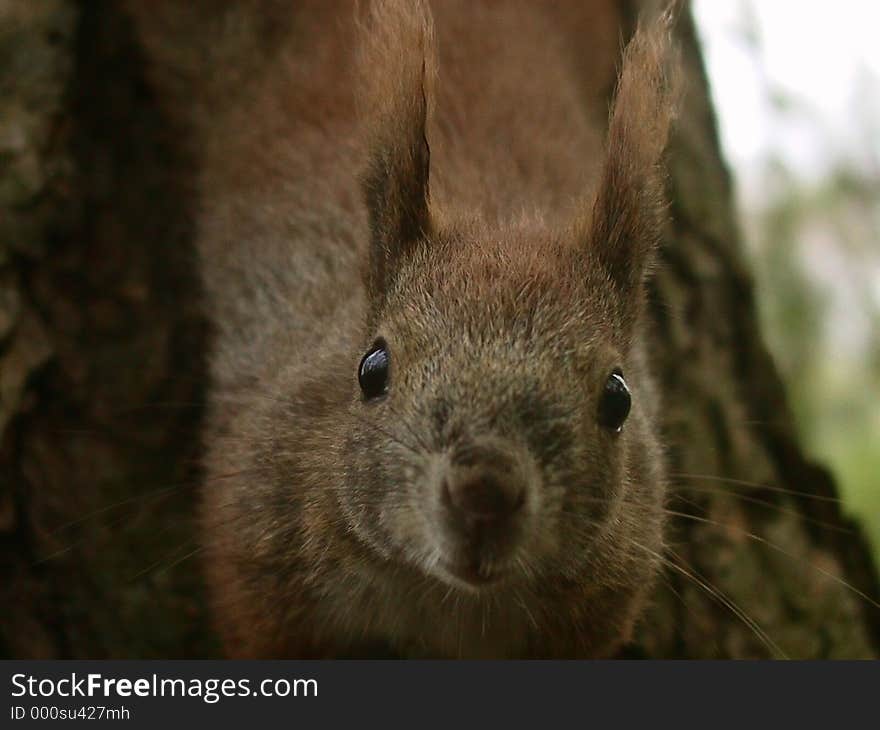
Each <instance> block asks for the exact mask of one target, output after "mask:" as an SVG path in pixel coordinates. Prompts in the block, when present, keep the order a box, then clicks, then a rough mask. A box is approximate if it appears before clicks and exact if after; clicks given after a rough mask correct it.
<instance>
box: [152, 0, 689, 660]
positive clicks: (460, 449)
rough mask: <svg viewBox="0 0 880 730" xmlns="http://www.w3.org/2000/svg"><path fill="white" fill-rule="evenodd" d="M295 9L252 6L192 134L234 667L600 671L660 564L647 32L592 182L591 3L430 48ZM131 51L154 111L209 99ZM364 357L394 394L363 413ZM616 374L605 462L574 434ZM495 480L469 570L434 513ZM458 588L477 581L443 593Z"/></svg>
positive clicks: (386, 18)
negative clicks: (163, 101)
mask: <svg viewBox="0 0 880 730" xmlns="http://www.w3.org/2000/svg"><path fill="white" fill-rule="evenodd" d="M291 5H292V6H293V7H295V10H294V9H293V7H292V9H291V10H290V12H289V17H288V16H287V15H285V14H284V13H283V12H280V11H279V9H278V8H279V7H283V6H284V5H283V4H281V5H280V6H279V4H278V3H269V4H266V5H263V6H259V9H261V10H263V11H265V12H267V13H278V15H277V17H276V18H275V23H270V24H269V26H268V27H271V28H272V33H271V36H272V39H273V42H272V45H271V48H270V49H269V50H266V49H265V48H264V49H263V50H262V51H260V54H262V55H263V56H265V57H266V58H265V59H263V60H261V57H256V56H251V57H249V60H248V74H249V76H248V78H247V81H246V83H247V88H246V89H244V90H241V89H239V90H237V91H236V93H235V94H232V93H230V94H229V95H228V97H225V99H226V101H227V103H226V104H225V105H224V103H223V100H224V95H223V94H219V93H218V91H217V83H216V80H217V79H218V78H219V74H218V71H217V69H216V67H213V66H212V67H211V72H210V74H209V76H210V78H211V83H210V84H209V90H208V92H206V93H205V94H204V95H202V96H198V95H197V92H195V91H193V96H194V97H196V102H195V103H194V104H193V106H192V108H193V110H194V111H193V113H192V114H191V115H190V120H189V123H190V124H191V125H192V127H193V128H194V130H195V133H196V138H197V139H198V140H200V142H201V180H202V187H201V196H202V210H201V214H200V217H199V236H200V248H201V254H202V260H203V270H204V279H205V287H206V291H207V297H208V310H209V315H210V317H211V319H212V322H213V323H214V325H215V329H216V332H215V345H214V349H213V351H212V354H211V363H212V376H213V385H212V394H211V412H210V419H209V421H210V422H209V427H208V430H207V432H206V436H205V443H206V471H207V475H206V478H205V484H204V488H203V508H202V522H203V534H204V542H205V547H206V553H207V560H206V568H207V576H208V581H209V585H210V588H211V592H212V595H213V600H214V605H215V613H216V617H217V624H218V628H219V629H220V632H221V635H222V636H223V638H224V641H225V644H226V647H227V649H228V651H229V653H230V654H231V655H234V656H258V657H269V656H300V657H304V656H346V655H359V654H362V653H364V652H370V651H372V649H373V648H374V647H376V646H381V647H384V648H385V649H387V650H389V651H391V652H393V653H395V654H399V655H403V656H464V657H563V656H603V655H607V654H609V653H611V652H613V651H614V650H615V649H616V648H617V647H618V646H620V644H621V643H622V642H624V641H625V640H626V639H627V637H628V635H629V632H630V630H631V628H632V625H633V622H634V621H635V619H636V618H637V616H638V615H639V613H640V611H641V608H642V606H643V603H644V600H645V596H646V595H647V591H648V589H649V587H650V584H651V580H652V577H653V575H654V573H655V571H656V567H657V566H656V561H655V560H654V558H653V557H652V556H651V553H650V551H652V550H653V551H657V550H659V548H660V545H661V540H662V509H661V505H662V499H663V493H664V485H663V474H662V459H661V456H660V448H659V445H658V442H657V438H656V435H655V427H654V425H653V423H654V415H655V411H656V407H657V404H656V396H655V394H654V391H653V387H652V384H651V381H650V377H649V374H648V372H647V363H646V362H645V360H646V353H645V352H644V348H643V344H642V343H643V338H642V335H641V330H640V328H641V326H642V325H641V322H640V319H639V306H638V302H639V301H640V300H641V297H642V281H643V278H644V275H645V271H646V268H647V267H648V265H649V263H650V256H651V252H652V251H653V249H654V247H655V246H656V243H657V229H658V226H659V222H660V220H661V218H662V215H663V204H662V195H661V192H662V176H661V175H660V167H659V160H660V155H661V153H662V150H663V146H664V143H665V138H666V134H667V130H668V125H669V121H670V119H671V110H672V103H671V99H672V95H671V87H672V85H671V83H670V80H669V77H668V76H667V74H666V72H665V70H664V69H665V67H666V63H667V55H668V53H667V46H668V22H665V21H664V22H652V23H651V24H649V25H646V26H645V27H644V28H642V30H640V31H639V32H638V33H637V34H636V36H635V38H634V39H633V40H632V41H631V42H630V44H629V46H628V49H627V51H626V53H625V54H624V58H623V64H622V68H621V74H620V83H619V89H618V93H617V97H616V103H615V104H614V108H613V111H612V114H611V117H610V127H609V135H608V146H607V153H605V152H603V147H602V139H603V134H604V127H605V123H604V120H605V119H606V118H607V117H606V109H607V102H606V98H607V96H606V95H607V91H608V89H609V88H610V86H611V85H612V84H613V82H614V68H613V65H611V63H610V61H609V59H611V60H613V58H614V56H615V54H614V53H613V52H612V48H613V46H614V44H616V43H617V28H618V27H619V18H618V17H617V11H616V9H615V7H616V6H615V4H614V3H613V2H611V1H610V0H607V1H606V0H594V2H579V1H578V2H576V1H575V0H567V1H565V2H558V3H534V2H527V1H526V0H510V2H505V3H492V2H488V1H487V2H472V1H470V0H469V1H467V2H465V0H444V1H443V2H438V3H436V5H435V7H434V11H435V14H436V30H435V28H434V20H432V16H431V11H430V10H429V8H428V7H427V4H426V3H424V2H402V1H401V2H392V1H391V0H375V1H374V2H372V3H369V4H368V5H367V7H366V8H363V9H362V10H363V12H362V13H361V15H365V16H366V17H365V18H361V20H360V21H359V20H358V13H357V11H356V10H355V8H354V7H353V6H352V5H350V4H349V3H343V2H338V3H337V2H320V3H318V2H302V3H296V4H293V3H292V4H291ZM254 7H257V6H253V5H252V4H251V3H244V2H243V3H240V4H238V5H235V4H234V3H233V4H228V3H227V4H224V8H225V9H224V11H223V12H232V13H233V16H234V14H235V13H237V12H241V13H244V14H245V15H247V17H250V18H252V17H253V15H249V13H253V12H257V11H255V10H254ZM230 8H232V10H230ZM257 14H259V13H257ZM139 22H140V23H142V24H149V23H154V24H155V22H157V21H155V20H151V19H147V18H146V17H143V18H141V19H140V20H139ZM215 22H216V21H215ZM153 27H155V26H153ZM240 27H250V28H253V27H263V26H262V25H260V24H259V23H255V22H254V21H253V20H251V21H249V23H245V24H244V25H243V26H240ZM144 35H145V36H146V38H147V44H148V47H149V48H151V49H152V51H151V53H152V55H153V57H154V58H155V59H156V63H157V64H158V65H159V66H162V64H163V63H164V64H165V65H166V66H167V65H168V64H169V63H170V64H172V65H173V64H178V65H179V66H180V68H181V71H182V76H177V77H175V78H176V80H175V81H174V88H176V89H179V88H180V85H181V84H184V86H185V85H186V84H187V83H188V84H191V85H192V86H193V88H194V89H199V88H202V87H201V86H200V83H199V72H198V68H199V65H198V63H197V62H195V61H192V62H190V61H187V62H180V61H179V59H175V57H174V56H171V57H169V55H168V54H167V53H164V52H163V50H162V42H161V33H157V32H155V30H153V31H150V30H149V29H147V30H145V31H144ZM435 36H436V42H435ZM359 39H360V41H359ZM234 47H235V48H237V49H239V50H240V49H241V48H242V47H244V48H248V47H251V46H248V45H247V44H244V46H242V45H241V42H240V39H238V37H237V36H236V43H235V46H234ZM356 47H359V48H361V50H362V53H360V54H359V55H356V54H355V52H354V49H355V48H356ZM435 48H436V53H437V54H438V55H439V64H438V70H437V73H436V74H435V59H434V53H435ZM590 48H592V49H593V52H592V53H591V52H589V51H585V50H584V49H590ZM234 52H235V51H233V53H234ZM258 55H259V54H258ZM210 57H211V64H214V63H216V62H217V61H216V59H217V58H221V57H222V54H220V53H219V52H216V51H215V52H212V54H211V56H210ZM358 59H359V60H358ZM169 77H174V74H173V73H170V74H169V72H168V70H167V68H166V70H165V72H164V74H163V73H160V82H161V78H169ZM231 78H233V79H238V78H240V76H239V75H237V74H233V75H232V77H231ZM356 87H357V88H356ZM177 98H178V100H179V99H180V98H181V95H180V94H178V96H177ZM358 120H361V121H365V122H366V123H365V124H361V123H360V122H359V121H358ZM590 191H593V192H592V193H591V192H590ZM364 272H365V273H364ZM377 336H381V337H383V338H384V339H385V340H386V341H387V342H388V344H389V348H390V352H391V358H392V360H391V362H392V365H391V387H390V391H389V393H388V395H387V397H385V398H384V399H382V400H381V401H379V402H364V401H363V399H362V398H361V395H360V392H359V389H358V384H357V366H358V362H359V359H360V357H361V355H362V354H363V351H364V350H365V349H366V347H367V346H368V345H369V344H370V343H371V342H373V340H374V339H375V338H376V337H377ZM615 367H620V368H622V370H623V372H624V373H625V376H626V379H627V382H628V383H629V386H630V388H631V390H632V393H633V410H632V413H631V415H630V418H629V420H628V421H627V423H626V426H625V428H624V430H623V432H622V433H620V434H613V433H610V432H608V431H607V430H605V429H603V428H602V427H601V426H600V425H599V424H598V423H597V418H596V413H597V408H598V399H599V396H600V394H601V392H602V387H603V385H604V383H605V380H606V378H607V377H608V374H609V373H610V372H611V371H612V369H613V368H615ZM499 465H501V466H503V467H504V469H505V470H506V473H507V474H509V475H510V477H511V478H515V479H517V480H519V481H521V482H522V483H523V484H525V485H526V487H527V489H526V501H525V506H524V507H523V510H522V512H521V513H519V514H518V515H517V517H516V519H515V520H514V521H512V522H511V524H510V530H509V531H508V533H509V534H507V533H505V534H503V535H499V536H497V537H496V538H494V539H493V541H491V542H489V543H487V544H486V545H483V546H481V547H480V549H479V550H480V552H479V554H478V555H477V556H476V558H474V556H473V555H471V553H470V551H471V548H470V547H467V546H465V545H464V543H462V542H461V540H460V538H459V536H458V533H457V531H456V530H457V526H456V524H455V520H454V519H453V517H452V516H451V515H450V513H449V511H448V509H446V508H445V507H444V505H443V503H442V500H441V498H440V495H441V492H442V489H441V485H442V484H443V483H444V481H445V480H446V481H448V480H450V479H456V478H462V475H470V474H472V473H482V471H484V470H485V469H488V468H493V469H495V468H499ZM465 558H468V559H470V558H474V559H476V560H478V561H479V565H480V569H481V570H485V571H487V573H488V572H492V571H500V572H499V574H500V575H502V577H501V579H500V580H499V581H497V582H495V583H492V584H490V585H488V586H485V587H481V588H476V587H475V586H472V585H467V584H466V583H463V582H462V581H461V580H459V579H458V578H456V576H455V575H453V574H452V573H450V571H449V569H448V568H447V567H444V566H447V564H452V565H455V564H457V561H461V560H463V559H465Z"/></svg>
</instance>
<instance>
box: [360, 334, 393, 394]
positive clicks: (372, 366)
mask: <svg viewBox="0 0 880 730" xmlns="http://www.w3.org/2000/svg"><path fill="white" fill-rule="evenodd" d="M389 363H390V356H389V354H388V346H387V345H386V344H385V340H376V342H374V343H373V346H372V347H371V348H370V350H369V352H367V354H366V355H364V357H363V359H362V360H361V364H360V367H359V368H358V383H359V384H360V386H361V392H362V393H363V394H364V398H366V399H367V400H372V399H373V398H378V397H379V396H382V395H385V393H386V392H388V365H389Z"/></svg>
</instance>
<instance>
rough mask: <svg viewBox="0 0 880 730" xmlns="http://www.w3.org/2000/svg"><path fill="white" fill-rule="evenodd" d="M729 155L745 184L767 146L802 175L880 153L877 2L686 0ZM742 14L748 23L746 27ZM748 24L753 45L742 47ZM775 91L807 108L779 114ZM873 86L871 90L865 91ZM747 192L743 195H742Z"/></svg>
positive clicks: (879, 2)
mask: <svg viewBox="0 0 880 730" xmlns="http://www.w3.org/2000/svg"><path fill="white" fill-rule="evenodd" d="M693 6H694V15H695V17H696V20H697V25H698V27H699V31H700V36H701V39H702V41H703V46H704V53H705V56H706V64H707V69H708V72H709V76H710V79H711V83H712V92H713V96H714V99H715V103H716V107H717V109H718V115H719V119H720V123H721V133H722V139H723V143H724V146H725V151H726V153H727V155H728V158H729V159H730V160H731V162H732V164H733V166H734V168H735V169H736V170H737V173H738V174H739V177H740V180H741V183H743V184H746V185H747V184H748V183H749V182H750V181H751V179H752V178H753V176H754V175H755V174H756V167H757V166H758V165H760V163H761V161H762V160H764V159H766V157H767V155H768V153H770V152H774V153H776V154H779V155H781V156H782V157H783V159H784V160H785V161H786V162H787V163H789V164H790V165H792V166H793V167H794V168H795V171H796V172H798V173H800V174H801V175H805V176H811V175H813V174H816V173H819V172H821V171H822V170H823V168H824V167H825V165H826V163H827V162H828V160H829V159H830V158H833V157H834V156H839V155H840V154H844V155H846V156H848V157H851V158H852V159H855V160H856V161H858V160H859V159H860V158H861V157H865V155H864V150H865V146H866V145H871V147H872V148H873V155H874V159H875V160H876V159H877V156H878V155H880V129H873V130H871V129H867V128H866V126H867V124H868V123H867V121H866V120H869V119H873V120H874V123H875V124H876V123H877V122H878V120H880V105H878V102H877V99H878V93H877V92H878V89H880V81H878V79H880V0H834V2H828V0H751V1H750V0H694V3H693ZM749 18H751V19H752V21H753V22H752V23H750V21H749ZM750 25H752V26H753V27H752V30H753V31H754V32H755V33H754V34H755V37H756V40H757V49H755V48H750V47H749V41H748V32H747V31H748V30H749V26H750ZM771 91H774V92H775V91H781V92H783V93H784V94H785V95H786V96H787V97H790V98H792V99H793V100H794V101H795V102H796V103H798V105H799V106H800V105H803V106H805V107H806V109H807V110H808V111H807V113H806V114H801V113H800V111H798V113H795V114H781V113H780V112H779V111H778V110H774V109H773V106H772V104H771V102H770V93H769V92H771ZM872 91H873V93H871V92H872ZM743 192H744V193H746V194H747V193H748V191H743Z"/></svg>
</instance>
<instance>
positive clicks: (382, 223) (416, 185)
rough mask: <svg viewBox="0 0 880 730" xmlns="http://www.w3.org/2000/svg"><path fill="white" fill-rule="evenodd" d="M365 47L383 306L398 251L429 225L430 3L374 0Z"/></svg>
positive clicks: (374, 287)
mask: <svg viewBox="0 0 880 730" xmlns="http://www.w3.org/2000/svg"><path fill="white" fill-rule="evenodd" d="M361 49H362V54H361V59H360V60H361V64H360V66H361V70H362V79H361V92H362V98H361V103H362V106H363V107H364V110H365V118H366V121H367V124H368V130H367V131H368V134H367V168H366V171H365V172H364V175H363V178H362V186H363V192H364V197H365V201H366V205H367V209H368V213H369V220H370V234H371V244H370V257H369V268H368V271H367V289H368V292H369V295H370V298H371V300H372V302H373V306H374V307H376V308H378V307H379V306H381V302H382V300H383V298H384V295H385V292H386V291H387V289H388V287H389V285H390V283H391V279H392V278H393V275H394V273H395V271H396V269H397V267H398V266H399V263H400V261H401V259H402V258H403V257H404V256H405V255H406V254H407V253H409V252H410V251H411V250H412V249H413V248H414V247H416V246H417V245H419V244H420V242H422V241H424V240H425V239H426V238H428V237H429V236H430V234H431V228H432V224H431V216H430V210H429V201H428V175H429V168H430V149H429V147H428V140H427V136H426V125H427V121H428V115H429V113H430V107H431V104H432V86H433V76H434V64H435V61H434V56H433V53H434V51H433V23H432V19H431V16H430V11H429V10H428V8H427V7H426V5H425V3H423V2H421V1H418V2H415V1H413V0H397V1H394V0H373V2H372V4H371V8H370V17H369V21H368V23H367V24H366V25H365V26H364V28H363V33H362V44H361Z"/></svg>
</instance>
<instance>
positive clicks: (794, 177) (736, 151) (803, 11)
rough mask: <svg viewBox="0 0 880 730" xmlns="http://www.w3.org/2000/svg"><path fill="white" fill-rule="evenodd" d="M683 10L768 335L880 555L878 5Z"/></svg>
mask: <svg viewBox="0 0 880 730" xmlns="http://www.w3.org/2000/svg"><path fill="white" fill-rule="evenodd" d="M693 7H694V15H695V19H696V22H697V26H698V29H699V33H700V37H701V41H702V43H703V50H704V53H705V57H706V65H707V72H708V75H709V80H710V84H711V86H712V92H713V97H714V101H715V105H716V110H717V113H718V118H719V123H720V131H721V138H722V144H723V147H724V150H725V153H726V156H727V159H728V162H729V164H730V167H731V169H732V172H733V175H734V178H735V182H736V188H737V195H738V204H739V208H740V213H741V220H742V226H743V235H744V236H745V239H746V242H747V244H748V250H749V252H750V255H751V257H752V263H753V268H754V272H755V278H756V286H757V295H758V302H759V307H760V316H761V319H762V324H763V328H764V332H765V336H766V338H767V340H768V344H769V347H770V349H771V351H772V352H773V355H774V357H775V358H776V361H777V363H778V366H779V368H780V369H781V371H782V373H783V376H784V379H785V381H786V383H787V385H788V393H789V398H790V401H791V405H792V408H793V410H794V413H795V418H796V420H797V424H798V428H799V429H800V432H801V435H802V437H803V438H804V440H805V446H806V448H807V450H808V452H809V453H810V454H811V455H812V456H814V457H815V458H817V459H819V460H822V461H824V462H825V463H826V464H828V465H830V467H831V468H832V469H833V470H834V472H835V474H836V476H837V479H838V483H839V486H840V488H841V491H842V494H843V498H844V502H845V509H846V510H847V511H848V512H849V513H850V514H854V515H857V516H858V517H859V518H860V519H861V520H862V522H863V523H864V525H865V528H866V531H867V533H868V535H869V538H870V539H871V540H872V542H873V546H874V550H875V553H876V554H877V555H878V558H880V242H878V234H880V43H878V41H877V30H878V28H880V3H874V2H865V1H864V0H837V2H835V3H834V4H833V5H829V4H828V3H824V2H822V3H820V2H817V1H815V0H811V1H810V2H794V1H792V0H789V2H778V1H777V2H757V1H755V0H694V2H693Z"/></svg>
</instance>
